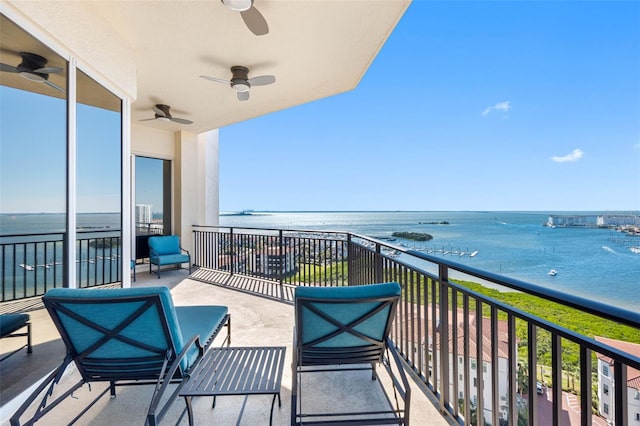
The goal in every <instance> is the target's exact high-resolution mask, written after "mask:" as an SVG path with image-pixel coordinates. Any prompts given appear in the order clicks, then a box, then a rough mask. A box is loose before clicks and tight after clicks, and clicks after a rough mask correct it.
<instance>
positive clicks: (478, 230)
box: [220, 212, 640, 310]
mask: <svg viewBox="0 0 640 426" xmlns="http://www.w3.org/2000/svg"><path fill="white" fill-rule="evenodd" d="M571 213H572V212H549V213H541V212H291V213H290V212H273V213H270V212H264V213H261V212H253V213H252V214H246V215H221V216H220V225H222V226H235V227H259V228H277V229H299V230H309V229H312V230H334V231H349V232H354V233H357V234H361V235H366V236H370V237H384V238H388V237H391V234H392V233H393V232H396V231H410V232H422V233H428V234H430V235H432V236H433V240H431V241H429V242H424V243H418V242H414V241H409V240H403V239H396V240H395V241H393V242H392V243H391V244H395V245H404V246H405V247H410V248H416V249H422V250H433V253H432V254H433V255H436V256H441V257H443V258H446V259H450V260H453V261H455V262H458V263H462V264H466V265H469V266H473V267H475V268H479V269H483V270H486V271H489V272H493V273H498V274H500V275H504V276H508V277H512V278H517V279H520V280H523V281H527V282H530V283H533V284H538V285H541V286H545V287H548V288H553V289H555V290H559V291H563V292H566V293H571V294H577V295H580V296H583V297H586V298H590V299H594V300H599V301H603V302H606V303H611V304H614V305H616V306H620V307H624V308H627V309H632V310H638V309H640V254H638V253H634V252H632V251H631V250H630V249H629V248H630V247H631V246H640V237H631V236H629V235H628V234H623V233H620V232H616V231H615V230H610V229H598V228H562V227H556V228H549V227H545V226H543V224H544V223H546V222H547V219H548V217H549V214H571ZM595 213H603V212H595ZM576 214H587V213H586V212H581V213H576ZM443 221H446V222H448V223H449V224H447V225H444V224H434V223H439V222H443ZM438 251H439V252H440V253H438ZM445 251H447V252H449V253H451V252H457V253H460V252H464V253H467V254H468V253H472V252H474V251H477V254H476V255H475V256H473V257H471V256H468V255H463V256H460V255H459V254H457V255H452V254H447V255H445V254H442V252H445ZM551 269H555V270H556V271H557V274H556V275H555V276H550V275H549V274H548V272H549V271H550V270H551Z"/></svg>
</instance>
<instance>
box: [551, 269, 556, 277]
mask: <svg viewBox="0 0 640 426" xmlns="http://www.w3.org/2000/svg"><path fill="white" fill-rule="evenodd" d="M557 273H558V271H556V270H555V269H552V270H550V271H549V276H552V277H555V276H556V274H557Z"/></svg>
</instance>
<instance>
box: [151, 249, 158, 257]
mask: <svg viewBox="0 0 640 426" xmlns="http://www.w3.org/2000/svg"><path fill="white" fill-rule="evenodd" d="M151 256H155V257H158V256H160V255H159V254H158V253H157V252H156V251H155V250H154V249H152V248H151V247H149V257H151Z"/></svg>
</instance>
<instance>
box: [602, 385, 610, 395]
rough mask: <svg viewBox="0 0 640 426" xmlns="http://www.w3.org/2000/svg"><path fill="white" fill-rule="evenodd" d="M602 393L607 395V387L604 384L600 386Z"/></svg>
mask: <svg viewBox="0 0 640 426" xmlns="http://www.w3.org/2000/svg"><path fill="white" fill-rule="evenodd" d="M602 393H604V394H605V395H609V386H608V385H607V384H606V383H605V384H603V385H602Z"/></svg>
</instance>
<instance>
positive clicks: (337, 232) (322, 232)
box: [193, 225, 350, 235]
mask: <svg viewBox="0 0 640 426" xmlns="http://www.w3.org/2000/svg"><path fill="white" fill-rule="evenodd" d="M193 227H194V228H204V229H209V228H211V229H234V230H238V229H241V230H247V231H275V232H280V231H284V232H300V233H307V234H330V235H349V234H350V232H347V231H327V230H319V229H285V228H257V227H244V226H222V225H193Z"/></svg>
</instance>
